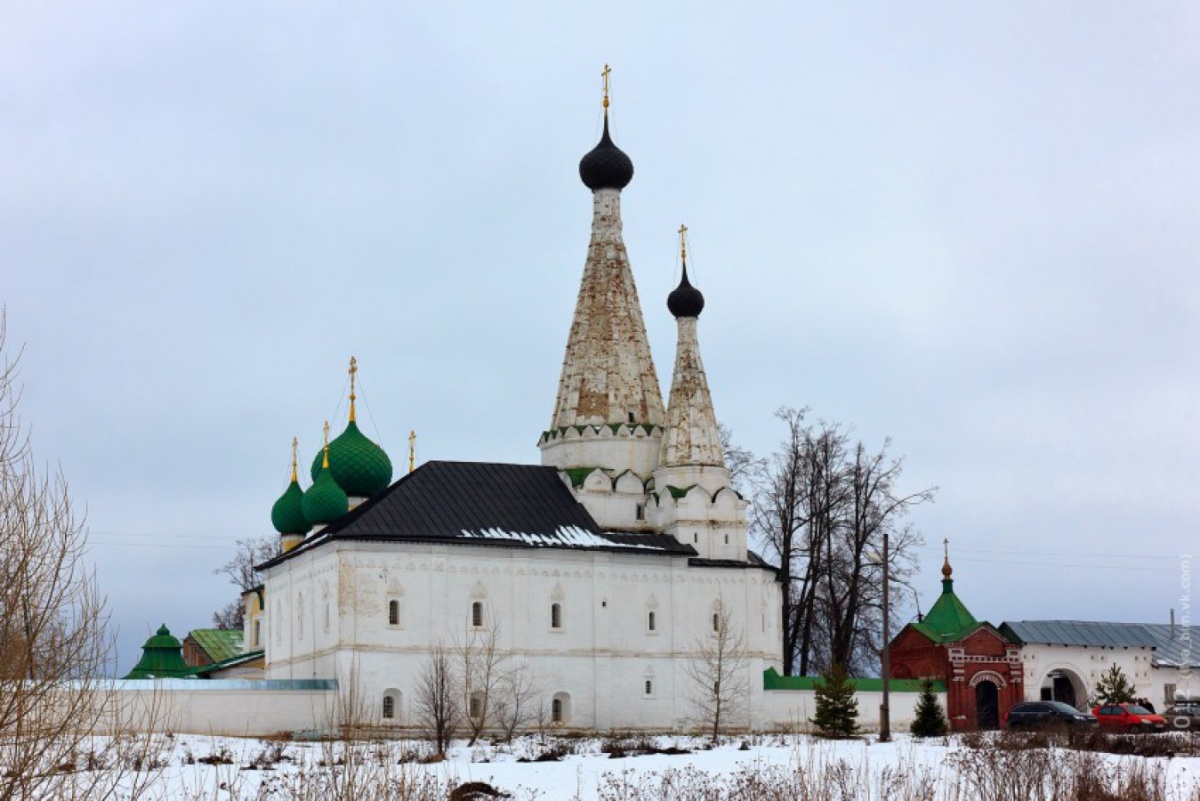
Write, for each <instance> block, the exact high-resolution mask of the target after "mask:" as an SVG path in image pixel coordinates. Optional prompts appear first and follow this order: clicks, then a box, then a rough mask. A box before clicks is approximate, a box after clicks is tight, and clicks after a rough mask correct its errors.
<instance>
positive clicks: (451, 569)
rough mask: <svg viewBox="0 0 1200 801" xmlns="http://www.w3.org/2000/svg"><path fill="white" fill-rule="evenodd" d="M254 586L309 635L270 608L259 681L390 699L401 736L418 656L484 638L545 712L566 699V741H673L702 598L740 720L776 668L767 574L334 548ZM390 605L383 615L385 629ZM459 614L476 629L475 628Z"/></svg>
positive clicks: (380, 547) (560, 557)
mask: <svg viewBox="0 0 1200 801" xmlns="http://www.w3.org/2000/svg"><path fill="white" fill-rule="evenodd" d="M266 584H267V591H266V594H267V599H268V610H269V611H270V612H271V613H274V612H275V610H276V606H275V603H276V601H277V600H280V599H281V598H282V599H291V601H292V602H293V603H298V602H299V600H300V599H301V598H303V599H305V600H304V603H305V605H306V610H305V616H306V617H308V618H311V617H312V616H313V615H314V614H315V615H316V616H317V620H319V621H320V622H321V623H322V626H319V627H318V629H320V630H318V631H315V632H313V631H311V628H312V625H311V623H310V624H309V627H308V629H306V630H305V632H304V637H303V638H302V639H301V638H300V634H301V632H300V629H299V628H298V620H299V619H300V618H299V616H298V614H297V611H296V610H294V609H285V608H284V606H283V605H282V604H281V606H280V612H279V615H280V617H281V622H280V623H279V627H278V631H276V630H275V629H274V628H272V629H271V634H270V635H269V642H270V647H269V649H268V667H267V675H268V678H308V677H312V676H316V677H324V678H338V679H339V680H341V681H347V680H349V679H350V677H351V675H353V676H354V677H356V680H357V681H358V682H359V683H360V684H361V686H362V688H363V690H364V692H365V694H366V697H367V698H369V699H376V700H379V701H380V704H381V703H382V702H381V699H382V697H383V694H384V692H385V691H388V690H394V691H395V694H396V695H398V696H399V699H398V700H399V704H398V707H399V711H400V721H401V722H411V720H412V701H413V694H414V692H415V689H416V686H417V677H418V676H419V674H420V671H421V669H422V667H423V665H424V664H425V662H426V659H427V658H428V655H429V653H430V647H431V644H432V643H436V642H438V641H441V642H443V643H444V644H445V645H447V646H448V647H450V648H457V647H460V646H461V645H462V644H463V643H467V642H473V641H479V640H481V639H484V638H486V637H487V636H489V635H490V631H491V628H492V624H493V622H495V624H496V636H497V637H498V642H499V644H500V648H501V649H502V650H504V651H509V652H511V653H512V654H513V659H515V660H519V661H524V662H526V663H527V664H528V665H529V667H530V669H531V671H532V674H533V676H534V678H535V680H536V682H537V683H538V685H539V686H540V688H541V689H542V691H543V694H544V696H545V698H546V703H547V704H549V699H550V698H551V697H553V696H554V695H555V694H556V693H567V694H569V709H570V713H569V719H568V720H567V721H566V725H567V726H570V727H578V728H602V729H604V728H625V727H647V728H674V727H676V726H678V725H681V722H682V721H683V719H684V718H685V717H686V716H687V713H688V711H689V706H690V704H689V702H688V700H687V699H688V697H689V692H690V688H688V687H686V686H684V682H683V680H682V679H681V677H680V676H681V674H680V666H681V664H682V662H684V661H686V659H687V654H688V653H689V652H691V651H692V650H694V648H695V644H696V642H697V641H698V640H699V639H700V638H702V637H706V636H709V632H710V631H711V626H712V613H713V605H714V603H715V601H716V599H717V598H718V597H720V598H722V600H723V601H724V603H725V604H726V605H727V606H728V608H729V610H730V613H731V617H732V619H733V620H734V621H736V622H737V625H739V626H740V627H742V629H743V630H744V633H745V636H746V640H747V649H748V652H749V653H748V656H749V659H748V661H747V666H748V667H747V669H748V670H750V671H751V672H752V678H753V677H757V678H756V679H755V680H753V681H751V682H750V685H751V687H752V688H754V698H755V700H754V704H755V707H756V712H755V718H756V719H760V718H761V717H762V712H761V710H760V709H758V707H760V706H761V696H762V691H761V687H762V681H761V676H762V671H763V670H764V669H765V668H766V667H767V666H768V665H770V664H776V663H777V653H778V650H779V648H778V642H777V632H778V622H777V620H776V617H777V614H776V610H777V609H778V606H779V603H780V600H779V588H778V585H777V584H776V583H775V580H774V575H773V574H772V573H771V572H770V571H766V570H761V569H757V568H754V569H745V568H707V567H706V568H698V567H690V566H689V565H688V564H687V560H686V558H681V557H664V556H661V555H645V556H642V555H638V554H619V553H608V552H597V551H583V550H563V549H513V548H494V547H486V546H458V545H455V546H450V545H433V544H419V543H369V542H335V543H331V544H328V545H325V546H323V547H321V548H318V549H315V550H314V551H313V552H311V553H308V554H301V555H299V556H298V557H296V558H294V559H291V560H288V561H286V562H284V563H282V564H280V565H278V566H276V567H273V568H271V569H269V570H268V571H267V576H266ZM326 587H328V590H329V592H330V593H331V595H332V597H334V598H336V613H335V614H333V615H332V618H333V620H332V621H331V630H330V631H329V632H328V633H326V632H325V631H323V619H322V618H321V615H322V614H323V611H322V610H323V607H322V605H321V600H320V599H322V598H323V597H324V595H323V593H324V592H325V588H326ZM308 599H314V600H313V601H309V600H308ZM390 601H397V602H398V612H399V614H398V617H397V618H396V620H397V622H396V623H395V624H393V623H391V622H390V621H389V602H390ZM474 604H480V611H481V612H482V614H483V624H484V625H482V626H479V627H477V626H474V625H473V623H474V622H475V621H474V620H473V619H472V606H473V605H474ZM554 604H557V605H558V606H559V613H558V614H559V619H558V623H559V625H558V626H557V627H555V626H554V625H553V622H554V621H552V619H551V618H552V611H551V609H552V605H554ZM651 612H653V613H654V628H653V630H651V628H650V623H649V616H650V613H651ZM277 636H278V638H279V640H276V637H277ZM776 666H777V664H776ZM647 680H650V681H651V682H652V686H651V692H650V693H649V694H647V693H646V692H645V682H646V681H647Z"/></svg>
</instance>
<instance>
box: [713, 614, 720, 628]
mask: <svg viewBox="0 0 1200 801" xmlns="http://www.w3.org/2000/svg"><path fill="white" fill-rule="evenodd" d="M720 630H721V613H720V612H713V631H720Z"/></svg>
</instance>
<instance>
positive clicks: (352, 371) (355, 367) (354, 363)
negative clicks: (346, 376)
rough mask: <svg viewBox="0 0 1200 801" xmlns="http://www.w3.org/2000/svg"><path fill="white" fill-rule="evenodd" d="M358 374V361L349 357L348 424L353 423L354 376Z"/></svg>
mask: <svg viewBox="0 0 1200 801" xmlns="http://www.w3.org/2000/svg"><path fill="white" fill-rule="evenodd" d="M357 372H358V359H356V358H354V357H353V356H351V357H350V422H352V423H353V422H354V417H355V414H354V401H355V397H356V396H355V395H354V374H355V373H357Z"/></svg>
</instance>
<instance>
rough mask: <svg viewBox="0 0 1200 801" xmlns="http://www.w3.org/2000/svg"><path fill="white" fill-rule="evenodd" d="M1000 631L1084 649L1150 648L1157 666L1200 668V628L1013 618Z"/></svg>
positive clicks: (1028, 640)
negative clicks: (1013, 619)
mask: <svg viewBox="0 0 1200 801" xmlns="http://www.w3.org/2000/svg"><path fill="white" fill-rule="evenodd" d="M1000 630H1001V631H1002V632H1004V633H1005V634H1007V635H1008V636H1010V637H1013V638H1015V639H1017V640H1019V641H1020V642H1022V643H1033V644H1038V645H1074V646H1082V647H1084V648H1150V649H1152V650H1153V651H1154V653H1153V655H1152V657H1151V660H1152V663H1153V664H1154V665H1155V666H1157V667H1176V668H1184V667H1200V627H1196V626H1180V625H1174V626H1172V625H1171V624H1169V623H1102V622H1094V621H1089V620H1015V621H1012V620H1009V621H1005V622H1004V623H1002V624H1001V625H1000Z"/></svg>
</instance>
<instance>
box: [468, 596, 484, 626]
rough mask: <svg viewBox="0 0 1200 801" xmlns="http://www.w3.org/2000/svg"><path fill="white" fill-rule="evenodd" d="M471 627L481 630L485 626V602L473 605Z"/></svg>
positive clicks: (477, 602)
mask: <svg viewBox="0 0 1200 801" xmlns="http://www.w3.org/2000/svg"><path fill="white" fill-rule="evenodd" d="M471 625H472V626H474V627H475V628H479V627H480V626H482V625H483V602H482V601H476V602H475V603H473V604H471Z"/></svg>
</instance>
